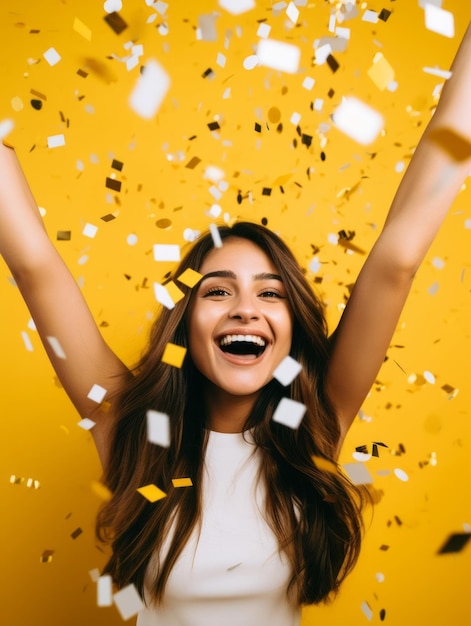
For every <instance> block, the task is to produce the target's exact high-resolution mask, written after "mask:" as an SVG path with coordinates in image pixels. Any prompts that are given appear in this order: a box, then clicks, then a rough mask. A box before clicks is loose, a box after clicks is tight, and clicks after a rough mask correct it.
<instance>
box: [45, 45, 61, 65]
mask: <svg viewBox="0 0 471 626" xmlns="http://www.w3.org/2000/svg"><path fill="white" fill-rule="evenodd" d="M43 57H44V58H45V59H46V61H47V62H48V63H49V65H50V66H51V67H52V66H53V65H56V64H57V63H59V61H60V60H61V55H60V54H59V53H58V52H57V50H56V49H55V48H49V50H46V52H45V53H44V54H43Z"/></svg>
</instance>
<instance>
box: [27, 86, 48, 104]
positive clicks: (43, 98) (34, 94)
mask: <svg viewBox="0 0 471 626" xmlns="http://www.w3.org/2000/svg"><path fill="white" fill-rule="evenodd" d="M30 94H31V95H32V96H36V97H37V98H41V100H44V101H46V100H47V96H45V95H44V94H43V93H41V92H40V91H36V89H30Z"/></svg>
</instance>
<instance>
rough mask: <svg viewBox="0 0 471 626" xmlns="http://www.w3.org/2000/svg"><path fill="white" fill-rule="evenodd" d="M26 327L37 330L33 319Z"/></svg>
mask: <svg viewBox="0 0 471 626" xmlns="http://www.w3.org/2000/svg"><path fill="white" fill-rule="evenodd" d="M26 326H27V327H28V328H29V329H30V330H37V328H36V324H35V323H34V320H33V318H32V317H30V318H29V320H28V323H27V324H26Z"/></svg>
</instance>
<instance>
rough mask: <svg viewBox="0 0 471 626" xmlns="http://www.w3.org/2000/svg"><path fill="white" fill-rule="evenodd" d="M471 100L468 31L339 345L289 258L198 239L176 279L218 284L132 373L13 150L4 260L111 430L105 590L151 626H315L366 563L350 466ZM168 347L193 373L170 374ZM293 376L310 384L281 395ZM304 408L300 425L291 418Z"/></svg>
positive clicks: (271, 245)
mask: <svg viewBox="0 0 471 626" xmlns="http://www.w3.org/2000/svg"><path fill="white" fill-rule="evenodd" d="M427 6H428V5H427ZM470 86H471V30H470V29H468V31H467V33H466V34H465V37H464V40H463V42H462V44H461V46H460V48H459V50H458V53H457V55H456V58H455V61H454V63H453V66H452V72H451V78H450V79H449V80H448V82H447V84H446V85H445V87H444V88H443V91H442V96H441V99H440V102H439V104H438V107H437V109H436V111H435V113H434V115H433V117H432V120H431V122H430V124H429V126H428V128H427V129H426V130H425V133H424V135H423V138H422V139H421V141H420V142H419V144H418V146H417V148H416V150H415V153H414V157H413V159H412V160H411V163H410V165H409V168H408V170H407V172H406V174H405V175H404V177H403V179H402V182H401V185H400V186H399V189H398V192H397V194H396V196H395V198H394V201H393V203H392V206H391V208H390V211H389V213H388V216H387V219H386V222H385V225H384V228H383V230H382V232H381V233H380V235H379V237H378V239H377V241H376V243H375V245H374V247H373V248H372V250H371V252H370V253H369V255H368V258H367V260H366V262H365V264H364V266H363V268H362V270H361V272H360V274H359V276H358V279H357V281H356V284H355V286H354V288H353V290H352V293H351V296H350V298H349V301H348V303H347V305H346V307H345V310H344V313H343V315H342V318H341V320H340V323H339V325H338V327H337V329H336V330H335V331H334V332H333V334H332V335H329V332H328V329H327V324H326V319H325V316H324V308H323V305H322V303H321V301H320V300H319V299H318V298H317V297H316V295H315V293H314V291H313V289H312V286H311V284H310V283H309V282H308V280H307V279H306V277H305V274H304V273H303V271H302V268H301V267H300V266H299V265H298V263H297V262H296V260H295V257H294V256H293V254H292V253H291V252H290V250H289V249H288V247H287V246H286V244H285V243H284V242H283V241H282V239H281V238H280V237H278V236H277V235H275V234H274V233H273V232H271V231H270V230H268V229H267V228H264V227H262V226H259V225H256V224H250V223H246V222H239V223H235V224H234V225H233V226H232V227H228V226H221V227H220V228H219V230H218V232H217V235H218V237H215V236H214V235H215V233H214V230H215V229H213V230H212V231H211V232H210V233H208V234H206V235H204V236H201V237H199V238H198V239H197V241H196V242H195V244H194V246H193V248H192V249H191V250H190V252H189V253H188V254H187V256H186V257H185V258H184V259H183V261H182V262H181V263H180V264H179V266H178V268H177V269H176V270H175V273H174V277H175V279H176V280H178V279H179V277H181V274H182V273H183V272H185V270H190V269H191V270H193V272H194V271H196V272H199V273H200V274H201V275H202V276H201V280H200V281H199V284H197V285H196V286H194V287H193V288H190V287H188V286H182V291H183V297H182V298H181V299H180V300H179V301H178V302H177V303H176V304H175V305H174V306H172V307H171V308H164V309H163V310H162V312H161V314H160V316H159V317H158V318H157V320H156V321H155V323H154V325H153V327H152V329H151V333H150V337H149V342H148V345H147V348H146V349H145V351H144V353H143V355H142V357H141V359H140V360H139V362H138V363H137V364H136V366H135V367H134V368H132V369H128V368H127V367H126V366H125V365H124V364H123V363H122V362H121V361H120V359H118V357H117V356H116V355H115V354H114V352H113V351H112V350H111V349H110V347H109V346H108V345H107V344H106V343H105V341H104V339H103V337H102V336H101V334H100V332H99V330H98V327H97V324H96V322H95V320H94V319H93V317H92V315H91V314H90V311H89V309H88V307H87V305H86V303H85V301H84V298H83V295H82V292H81V290H80V288H79V286H78V285H77V283H76V282H75V279H74V278H73V276H72V274H71V273H70V272H69V270H68V269H67V267H66V266H65V264H64V263H63V261H62V259H61V258H60V256H59V254H58V252H57V250H56V248H55V247H54V245H53V244H52V242H51V241H50V239H49V238H48V236H47V234H46V231H45V229H44V227H43V224H42V221H41V218H40V215H39V213H38V211H37V206H36V203H35V201H34V199H33V196H32V194H31V192H30V190H29V187H28V185H27V183H26V180H25V179H24V177H23V174H22V171H21V168H20V166H19V163H18V161H17V159H16V156H15V153H14V151H13V150H12V149H10V148H8V147H6V146H4V145H1V144H0V252H1V254H2V255H3V257H4V259H5V261H6V262H7V264H8V265H9V267H10V270H11V272H12V275H13V277H14V279H15V281H16V284H17V285H18V287H19V289H20V290H21V293H22V295H23V297H24V299H25V301H26V303H27V305H28V307H29V309H30V311H31V314H32V316H33V318H34V321H35V324H36V328H37V330H38V332H39V334H40V336H41V338H42V341H43V343H44V346H45V349H46V351H47V353H48V356H49V358H50V360H51V362H52V364H53V366H54V368H55V370H56V372H57V374H58V376H59V378H60V380H61V383H62V385H63V387H64V389H65V391H66V392H67V394H68V396H69V397H70V399H71V401H72V402H73V403H74V405H75V407H76V408H77V411H78V412H79V414H80V415H81V416H82V417H83V418H88V419H89V420H92V421H93V422H94V427H93V429H92V434H93V437H94V440H95V443H96V447H97V450H98V453H99V456H100V459H101V462H102V464H103V480H104V483H105V484H106V486H107V487H108V488H109V490H110V492H111V497H110V499H109V500H108V501H107V502H106V503H105V504H104V505H103V507H102V509H101V510H100V513H99V515H98V519H97V533H98V536H99V538H100V539H101V540H102V541H103V542H105V543H107V544H110V545H111V556H110V559H109V561H108V563H107V564H106V566H105V568H104V572H103V573H104V574H108V575H109V578H106V579H103V580H104V581H107V580H108V581H110V580H112V581H113V583H114V585H115V586H116V588H118V589H119V590H122V591H123V592H124V593H131V594H135V596H136V597H137V600H138V606H139V607H140V608H141V609H142V610H140V612H139V617H138V624H139V626H157V625H159V626H177V625H179V626H220V625H221V624H224V625H225V626H239V625H240V624H243V625H244V626H265V625H266V624H270V626H297V625H298V624H299V621H300V609H301V607H302V606H303V605H306V604H312V603H320V602H322V601H326V600H329V599H330V598H332V597H333V596H334V595H335V593H336V592H337V591H338V589H339V586H340V584H341V583H342V581H343V580H344V579H345V576H346V575H347V574H348V573H349V572H350V571H351V569H352V567H353V566H354V564H355V563H356V560H357V558H358V554H359V549H360V542H361V531H362V518H361V511H362V505H363V503H364V500H363V493H362V492H361V491H360V490H359V489H358V488H357V487H355V486H354V485H352V484H351V483H350V481H349V479H348V478H347V477H346V476H345V474H344V473H342V472H341V471H340V470H339V468H338V466H337V459H338V455H339V450H340V447H341V444H342V442H343V439H344V437H345V434H346V432H347V431H348V429H349V427H350V425H351V424H352V421H353V420H354V418H355V416H356V415H357V413H358V410H359V408H360V407H361V405H362V403H363V400H364V399H365V397H366V395H367V394H368V391H369V389H370V388H371V385H372V384H373V382H374V380H375V377H376V375H377V373H378V370H379V368H380V366H381V364H382V362H383V360H384V357H385V354H386V351H387V348H388V346H389V343H390V341H391V337H392V335H393V332H394V329H395V327H396V324H397V321H398V319H399V315H400V313H401V311H402V308H403V306H404V303H405V300H406V298H407V294H408V292H409V290H410V287H411V284H412V281H413V277H414V275H415V273H416V271H417V269H418V267H419V265H420V263H421V262H422V260H423V258H424V256H425V254H426V252H427V250H428V249H429V247H430V245H431V243H432V241H433V239H434V237H435V235H436V234H437V232H438V230H439V228H440V225H441V224H442V222H443V220H444V218H445V216H446V213H447V211H448V209H449V207H450V206H451V205H452V203H453V200H454V198H455V196H456V194H457V193H458V191H459V190H460V188H461V186H462V184H463V181H464V179H465V178H466V176H467V174H468V173H469V171H470V170H471V150H470V145H471V126H470V116H469V89H470ZM450 138H451V139H450ZM456 138H458V141H457V140H456ZM172 304H174V303H173V302H172ZM169 346H171V347H173V348H175V347H176V349H177V350H178V351H179V353H182V352H183V353H186V357H185V358H184V360H183V361H182V362H180V361H179V362H178V364H175V362H169V360H168V359H164V355H165V354H166V350H167V348H168V347H169ZM58 347H59V348H60V349H58ZM64 355H66V358H64ZM286 362H288V363H293V362H295V365H296V371H295V375H294V376H293V377H291V378H290V380H289V381H287V382H286V381H285V382H283V383H282V382H280V380H279V378H277V377H276V376H275V375H274V374H275V371H277V370H278V368H279V367H280V366H281V365H283V364H285V363H286ZM103 392H105V394H103ZM105 396H106V399H105V400H104V398H105ZM103 400H104V401H103ZM286 406H287V407H288V413H289V415H288V416H287V417H288V418H290V417H291V418H292V417H293V416H292V415H291V412H292V413H298V414H299V416H300V419H298V420H296V424H294V421H293V420H292V419H291V420H289V419H285V420H284V421H283V420H280V419H279V412H280V410H282V409H284V407H286ZM300 410H301V413H299V412H300ZM275 417H277V419H275ZM285 417H286V416H285ZM154 418H156V419H158V420H160V421H159V427H160V426H162V424H163V426H162V428H161V429H160V430H163V431H165V433H164V434H165V437H164V436H161V435H162V433H159V437H156V436H155V433H153V432H151V431H152V428H150V427H149V424H152V423H153V422H152V420H153V419H154ZM301 418H302V419H301ZM181 478H185V480H186V481H188V480H190V482H191V484H192V486H191V487H190V488H186V489H180V488H178V486H177V485H178V480H179V479H181ZM175 480H177V484H176V483H175V482H174V481H175ZM187 484H188V483H187ZM162 490H165V492H166V493H165V494H164V495H165V496H166V497H161V496H162ZM149 491H150V492H151V495H149ZM143 494H147V495H149V497H147V496H146V497H143ZM155 494H157V495H155ZM136 590H137V593H136ZM115 597H116V596H115ZM142 601H144V603H142Z"/></svg>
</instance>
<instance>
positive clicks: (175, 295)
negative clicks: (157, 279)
mask: <svg viewBox="0 0 471 626" xmlns="http://www.w3.org/2000/svg"><path fill="white" fill-rule="evenodd" d="M165 286H166V288H167V291H168V293H169V295H170V297H171V298H172V300H173V302H174V303H175V304H176V303H177V302H178V301H179V300H182V298H184V297H185V294H184V293H183V291H182V290H181V289H179V288H178V287H177V285H176V284H175V283H174V282H173V281H170V282H169V283H167V284H166V285H165Z"/></svg>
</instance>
